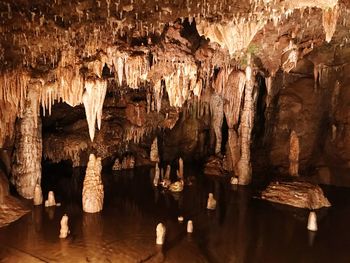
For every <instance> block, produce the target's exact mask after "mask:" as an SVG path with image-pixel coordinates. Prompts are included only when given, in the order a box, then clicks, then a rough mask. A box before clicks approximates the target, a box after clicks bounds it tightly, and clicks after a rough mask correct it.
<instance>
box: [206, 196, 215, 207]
mask: <svg viewBox="0 0 350 263" xmlns="http://www.w3.org/2000/svg"><path fill="white" fill-rule="evenodd" d="M207 209H209V210H215V209H216V200H215V199H214V195H213V193H209V196H208V201H207Z"/></svg>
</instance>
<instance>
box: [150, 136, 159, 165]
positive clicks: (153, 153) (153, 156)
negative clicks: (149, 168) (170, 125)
mask: <svg viewBox="0 0 350 263" xmlns="http://www.w3.org/2000/svg"><path fill="white" fill-rule="evenodd" d="M150 160H151V161H152V162H157V163H158V162H159V154H158V139H157V137H156V138H154V140H153V142H152V145H151V153H150Z"/></svg>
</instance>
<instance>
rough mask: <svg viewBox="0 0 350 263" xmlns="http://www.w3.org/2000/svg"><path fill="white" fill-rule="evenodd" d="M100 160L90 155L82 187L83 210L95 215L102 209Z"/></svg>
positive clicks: (102, 194)
mask: <svg viewBox="0 0 350 263" xmlns="http://www.w3.org/2000/svg"><path fill="white" fill-rule="evenodd" d="M101 171H102V164H101V158H96V157H95V155H94V154H90V156H89V162H88V165H87V168H86V173H85V179H84V185H83V200H82V201H83V210H84V211H85V212H87V213H96V212H99V211H101V210H102V208H103V199H104V190H103V184H102V179H101Z"/></svg>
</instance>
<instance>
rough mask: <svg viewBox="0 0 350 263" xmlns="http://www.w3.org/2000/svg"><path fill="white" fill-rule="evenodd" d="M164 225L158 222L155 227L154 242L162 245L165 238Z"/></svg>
mask: <svg viewBox="0 0 350 263" xmlns="http://www.w3.org/2000/svg"><path fill="white" fill-rule="evenodd" d="M165 232H166V230H165V226H164V225H163V224H162V223H159V224H158V225H157V228H156V244H157V245H163V244H164V240H165Z"/></svg>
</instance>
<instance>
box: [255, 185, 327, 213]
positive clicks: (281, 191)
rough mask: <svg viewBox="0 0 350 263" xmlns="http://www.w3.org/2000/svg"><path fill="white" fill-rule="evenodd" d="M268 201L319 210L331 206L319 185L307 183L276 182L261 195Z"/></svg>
mask: <svg viewBox="0 0 350 263" xmlns="http://www.w3.org/2000/svg"><path fill="white" fill-rule="evenodd" d="M261 198H262V199H264V200H267V201H271V202H275V203H279V204H286V205H290V206H295V207H299V208H307V209H311V210H314V209H319V208H322V207H329V206H331V204H330V203H329V201H328V199H327V198H326V197H325V196H324V194H323V191H322V189H321V188H320V187H319V186H318V185H314V184H311V183H307V182H274V183H271V184H270V185H269V186H268V187H267V188H266V189H265V190H264V191H263V192H262V194H261Z"/></svg>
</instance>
